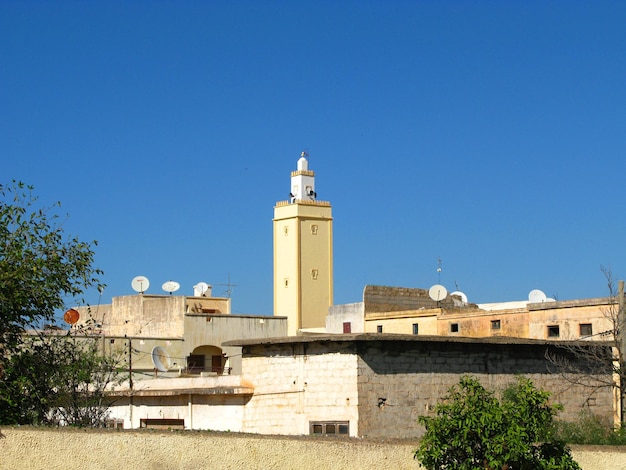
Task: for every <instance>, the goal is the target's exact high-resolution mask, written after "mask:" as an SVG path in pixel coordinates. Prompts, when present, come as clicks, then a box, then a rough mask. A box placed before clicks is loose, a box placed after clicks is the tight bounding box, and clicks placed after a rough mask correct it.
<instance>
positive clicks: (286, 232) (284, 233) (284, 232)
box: [283, 225, 289, 235]
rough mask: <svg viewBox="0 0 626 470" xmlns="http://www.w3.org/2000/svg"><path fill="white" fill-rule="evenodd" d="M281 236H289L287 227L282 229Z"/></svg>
mask: <svg viewBox="0 0 626 470" xmlns="http://www.w3.org/2000/svg"><path fill="white" fill-rule="evenodd" d="M283 235H289V227H287V226H286V225H285V226H284V227H283Z"/></svg>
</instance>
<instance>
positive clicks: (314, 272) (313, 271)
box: [311, 269, 320, 280]
mask: <svg viewBox="0 0 626 470" xmlns="http://www.w3.org/2000/svg"><path fill="white" fill-rule="evenodd" d="M319 274H320V272H319V270H318V269H311V279H313V280H317V277H318V276H319Z"/></svg>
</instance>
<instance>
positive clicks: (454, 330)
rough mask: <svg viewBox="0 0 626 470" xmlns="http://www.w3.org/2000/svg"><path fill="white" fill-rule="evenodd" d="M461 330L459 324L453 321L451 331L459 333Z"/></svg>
mask: <svg viewBox="0 0 626 470" xmlns="http://www.w3.org/2000/svg"><path fill="white" fill-rule="evenodd" d="M458 332H459V324H458V323H451V324H450V333H458Z"/></svg>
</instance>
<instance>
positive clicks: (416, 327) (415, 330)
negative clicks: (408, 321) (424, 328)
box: [413, 323, 420, 335]
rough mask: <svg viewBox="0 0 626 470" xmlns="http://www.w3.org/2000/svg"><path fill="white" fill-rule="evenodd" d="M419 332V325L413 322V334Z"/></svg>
mask: <svg viewBox="0 0 626 470" xmlns="http://www.w3.org/2000/svg"><path fill="white" fill-rule="evenodd" d="M419 332H420V326H419V324H418V323H413V334H414V335H418V334H419Z"/></svg>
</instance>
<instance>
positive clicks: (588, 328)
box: [326, 285, 616, 341]
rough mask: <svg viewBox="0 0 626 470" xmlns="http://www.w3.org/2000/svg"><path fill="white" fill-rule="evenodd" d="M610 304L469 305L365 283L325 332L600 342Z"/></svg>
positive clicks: (332, 314) (333, 311) (335, 309)
mask: <svg viewBox="0 0 626 470" xmlns="http://www.w3.org/2000/svg"><path fill="white" fill-rule="evenodd" d="M615 309H616V305H615V303H614V302H613V303H612V302H611V299H610V298H596V299H582V300H567V301H549V300H547V301H543V302H531V301H518V302H501V303H493V304H472V303H468V302H466V301H464V300H463V299H462V298H461V296H458V295H449V296H447V297H446V298H445V299H444V300H442V301H439V302H437V301H434V300H432V299H431V298H430V296H429V294H428V290H426V289H417V288H403V287H386V286H371V285H368V286H366V287H365V289H364V291H363V300H362V301H361V302H357V303H353V304H345V305H337V306H332V307H331V308H330V309H329V315H328V317H327V318H326V330H327V332H329V333H335V334H337V333H348V332H353V333H359V332H366V333H394V334H408V335H440V336H459V337H461V336H463V337H471V338H490V337H498V336H504V337H512V338H530V339H550V340H570V341H571V340H590V339H593V340H600V341H602V340H606V339H608V338H611V337H612V336H611V335H610V334H607V333H610V332H612V331H613V326H614V325H613V321H612V317H613V316H614V315H615V313H616V310H615Z"/></svg>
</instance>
